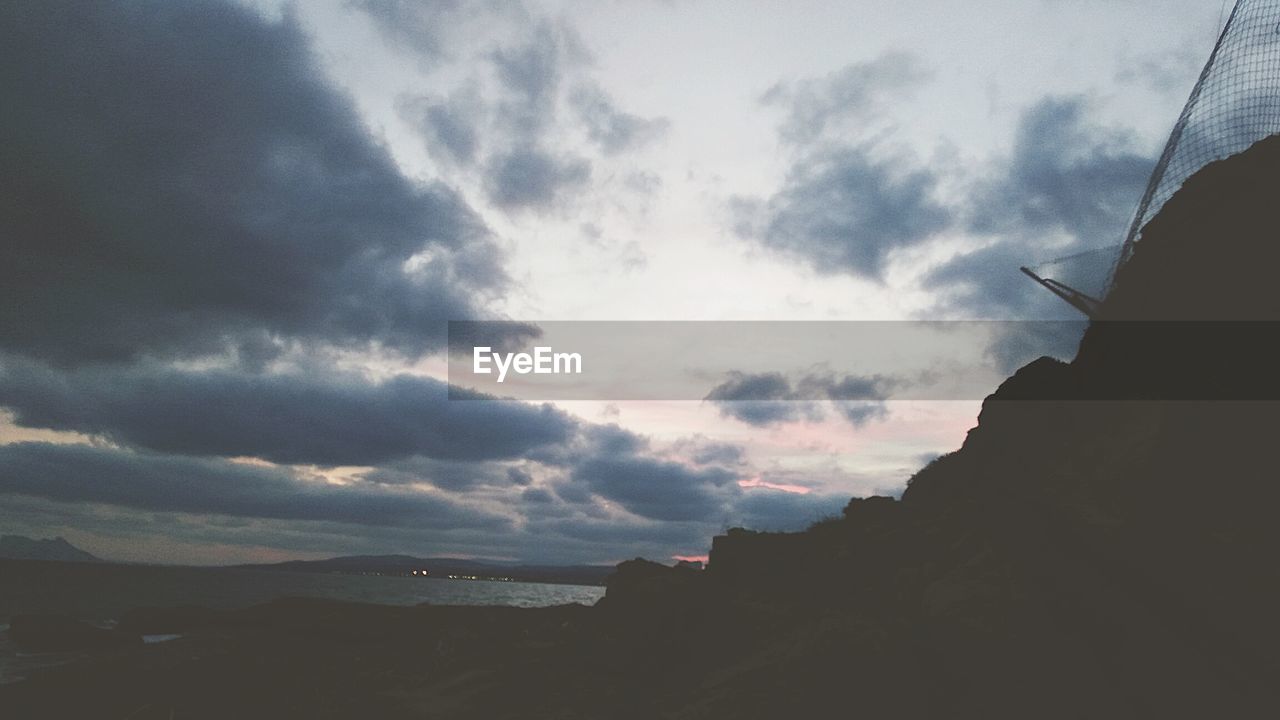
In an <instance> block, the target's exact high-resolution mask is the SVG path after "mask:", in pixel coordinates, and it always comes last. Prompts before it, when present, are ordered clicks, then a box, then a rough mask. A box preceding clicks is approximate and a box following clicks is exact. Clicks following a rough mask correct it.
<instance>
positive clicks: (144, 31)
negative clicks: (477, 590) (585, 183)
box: [0, 0, 505, 363]
mask: <svg viewBox="0 0 1280 720" xmlns="http://www.w3.org/2000/svg"><path fill="white" fill-rule="evenodd" d="M0 67H4V68H5V70H4V71H3V72H0V96H3V97H5V98H7V99H8V101H7V102H6V111H5V112H4V113H2V114H0V197H3V201H0V234H3V235H4V237H5V238H6V240H5V242H4V243H3V244H2V245H0V336H2V337H3V338H4V339H3V345H4V347H5V348H8V349H9V350H16V351H20V352H24V353H27V354H31V355H38V356H42V357H46V358H54V359H56V360H58V361H60V362H68V363H70V362H78V361H82V360H88V359H104V360H107V359H125V358H131V357H136V356H139V355H144V354H154V355H158V356H190V355H198V354H205V353H215V352H224V351H226V350H227V349H244V350H245V352H246V353H247V354H248V355H250V356H251V357H256V358H259V359H260V358H261V357H262V356H263V355H264V353H265V354H266V355H267V356H269V355H270V352H271V347H272V346H274V345H278V344H279V343H281V342H286V341H289V340H291V339H294V340H300V341H315V342H324V343H334V344H342V345H354V346H364V345H366V344H369V343H375V344H378V345H381V346H384V347H390V348H395V349H399V350H402V351H405V352H408V353H413V354H416V353H420V352H423V351H427V350H431V349H435V348H438V347H439V346H440V344H441V343H442V342H443V334H444V321H445V320H446V319H450V318H454V319H456V318H466V317H476V316H478V315H480V312H479V311H478V309H477V308H478V307H479V304H480V302H481V301H482V300H483V299H484V298H486V297H489V296H491V295H492V294H494V293H496V292H498V291H500V290H501V288H502V286H503V284H504V281H505V277H504V274H503V272H502V270H501V266H500V260H501V253H500V252H499V250H498V249H497V247H496V246H495V245H494V244H493V242H492V241H491V239H490V237H489V234H488V232H487V230H486V228H485V226H484V224H483V223H482V222H481V221H480V219H479V218H478V217H477V216H476V215H475V214H474V213H472V212H471V211H470V210H469V209H468V207H467V206H466V204H465V203H464V202H462V201H461V200H460V199H459V198H458V197H457V196H456V195H455V194H454V193H453V192H451V191H450V190H448V189H447V188H445V187H444V186H441V185H425V186H424V185H419V184H417V183H414V182H412V181H410V180H408V179H406V178H405V177H404V176H403V175H402V174H401V173H400V172H399V170H398V169H397V167H396V165H395V163H394V162H393V161H392V159H391V158H390V156H389V154H388V153H387V152H386V151H385V149H384V148H382V147H380V146H379V145H377V144H375V143H374V142H373V141H371V140H370V138H369V136H368V133H367V132H366V129H365V128H364V127H363V125H362V123H361V120H360V118H359V117H358V116H357V114H356V112H355V111H354V109H353V107H352V103H351V102H350V100H349V99H348V98H346V97H345V96H343V95H341V94H339V93H337V92H335V91H334V90H333V89H332V87H331V86H330V85H329V83H328V82H327V81H326V80H325V78H323V77H322V76H321V74H320V73H319V71H318V70H317V69H316V68H317V63H316V62H315V59H314V57H313V56H312V54H311V51H310V49H309V47H308V43H307V41H306V38H305V37H304V36H303V34H302V32H301V31H300V29H299V27H298V26H297V24H296V22H295V21H293V20H292V19H290V18H289V16H288V15H287V14H286V18H285V19H284V20H282V21H278V22H271V21H267V20H264V19H263V18H261V17H260V16H258V15H256V14H255V13H254V12H253V11H251V10H249V9H247V8H244V7H242V6H240V5H238V4H232V3H225V2H213V1H211V0H195V1H193V2H183V3H168V2H159V1H146V0H144V1H142V2H136V3H127V4H126V3H83V2H69V1H65V0H50V2H46V3H38V4H32V3H5V4H4V5H3V9H0ZM31 68H39V72H31V71H30V69H31ZM424 251H426V254H425V255H424V256H423V257H424V258H426V259H424V260H423V261H422V262H419V263H416V264H414V265H412V266H410V269H408V270H406V263H407V261H409V260H410V258H412V257H414V256H415V255H417V254H419V253H422V252H424Z"/></svg>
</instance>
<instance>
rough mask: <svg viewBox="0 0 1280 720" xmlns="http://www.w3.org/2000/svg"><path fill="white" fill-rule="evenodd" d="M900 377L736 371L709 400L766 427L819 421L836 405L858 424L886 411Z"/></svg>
mask: <svg viewBox="0 0 1280 720" xmlns="http://www.w3.org/2000/svg"><path fill="white" fill-rule="evenodd" d="M897 382H898V381H896V380H894V379H892V378H886V377H881V376H872V377H861V376H854V375H845V376H836V375H834V374H832V373H824V372H812V373H807V374H805V375H803V376H801V377H799V378H796V379H795V381H794V382H793V381H792V380H791V379H790V378H788V377H786V376H784V375H783V374H781V373H776V372H773V373H742V372H733V373H730V374H729V377H728V379H727V380H725V381H724V382H723V383H721V384H719V385H717V386H716V387H714V388H712V389H711V392H709V393H707V396H706V398H704V399H705V400H707V401H709V402H711V403H712V404H714V405H715V406H716V408H717V409H718V410H719V411H720V414H721V415H723V416H725V417H732V418H735V419H737V420H740V421H742V422H744V423H747V424H748V425H754V426H756V427H767V426H770V425H781V424H786V423H792V422H818V421H820V420H822V419H823V418H824V417H825V416H826V413H825V410H824V408H825V407H826V406H828V405H831V406H833V407H834V408H835V409H836V410H837V411H838V412H839V413H840V414H841V415H842V416H843V417H844V418H845V419H846V420H847V421H848V422H849V423H850V424H852V425H853V426H854V427H861V426H863V425H865V424H867V423H869V422H871V421H873V420H880V419H883V418H885V417H886V416H887V415H888V410H887V409H886V407H885V404H884V400H885V398H887V397H888V390H889V388H891V387H892V386H893V385H895V384H897Z"/></svg>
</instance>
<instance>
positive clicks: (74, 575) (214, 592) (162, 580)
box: [0, 561, 604, 683]
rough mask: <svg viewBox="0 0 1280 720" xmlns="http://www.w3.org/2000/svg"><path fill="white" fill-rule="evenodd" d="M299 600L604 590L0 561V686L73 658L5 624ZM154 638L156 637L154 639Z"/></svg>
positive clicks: (582, 594) (539, 598)
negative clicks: (21, 638) (28, 646)
mask: <svg viewBox="0 0 1280 720" xmlns="http://www.w3.org/2000/svg"><path fill="white" fill-rule="evenodd" d="M292 596H306V597H317V598H329V599H333V600H349V601H355V602H370V603H382V604H386V605H417V604H419V603H431V604H432V605H514V606H517V607H542V606H547V605H563V604H566V603H582V604H583V605H591V604H593V603H595V602H596V601H597V600H599V599H600V598H601V597H604V588H602V587H590V586H582V585H543V584H538V583H520V582H487V581H483V580H447V579H443V578H415V577H378V576H369V575H323V574H313V573H292V572H270V571H262V570H231V569H225V568H170V567H145V566H129V565H108V564H102V565H98V564H81V563H52V562H16V561H0V683H4V682H12V681H14V680H17V679H20V678H21V676H22V674H23V672H24V671H26V670H29V669H31V668H33V667H39V666H44V665H50V664H59V663H62V662H66V661H68V660H71V659H74V657H75V656H74V655H45V656H22V655H20V654H18V653H17V650H16V648H14V647H13V646H12V644H10V643H9V642H8V638H7V635H8V633H7V632H6V631H7V630H8V626H7V623H8V619H9V618H10V617H11V616H13V615H17V614H21V613H29V612H45V613H60V614H65V615H70V616H72V617H76V618H79V619H81V620H85V621H88V622H92V623H95V624H99V625H103V626H109V625H111V624H112V623H114V622H115V621H116V619H118V618H119V617H120V616H121V614H123V613H124V612H125V611H126V610H129V609H131V608H136V607H144V606H161V607H164V606H173V605H201V606H204V607H210V608H218V609H234V608H242V607H248V606H250V605H257V604H260V603H264V602H269V601H271V600H274V599H276V598H280V597H292ZM156 639H159V638H156Z"/></svg>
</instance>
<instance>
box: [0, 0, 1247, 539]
mask: <svg viewBox="0 0 1280 720" xmlns="http://www.w3.org/2000/svg"><path fill="white" fill-rule="evenodd" d="M1222 12H1223V7H1222V4H1220V3H1218V2H1211V1H1206V0H1199V1H1192V0H1160V1H1159V2H1155V1H1154V0H1124V1H1121V0H1096V1H1094V0H1073V1H1071V2H1064V1H1062V0H1040V1H1038V2H1037V1H1028V0H999V1H997V0H972V1H971V2H966V3H953V2H942V1H941V0H928V1H925V0H893V1H889V0H885V1H879V0H851V1H848V2H826V3H821V2H788V3H782V2H772V3H766V2H727V1H725V2H713V1H711V0H670V1H668V2H657V1H642V0H635V1H634V2H623V1H621V0H619V1H617V2H588V1H587V0H581V1H571V0H564V1H562V2H546V3H533V2H528V3H516V2H484V1H481V0H476V1H474V2H463V1H458V2H450V1H448V0H441V1H438V2H410V1H409V0H385V1H383V0H307V1H306V2H289V3H280V2H273V1H267V0H264V1H261V2H237V1H236V0H191V1H189V2H176V3H175V2H161V1H160V0H153V1H147V0H143V1H138V2H123V1H117V2H88V1H85V2H71V1H67V0H39V1H37V0H29V1H19V2H9V3H4V4H3V9H0V108H3V109H0V243H2V244H0V530H2V531H4V532H14V533H20V534H26V535H32V536H52V535H64V536H66V537H67V538H69V539H70V540H71V541H72V542H74V543H76V544H79V545H81V546H82V547H85V548H86V549H89V550H91V551H93V552H95V553H98V554H100V555H102V556H104V557H109V558H113V559H120V560H136V561H151V562H183V563H220V562H243V561H264V560H274V559H285V558H315V557H324V556H330V555H335V554H352V553H389V552H405V553H412V554H418V555H454V556H469V557H486V558H503V559H524V560H537V561H564V562H614V561H618V560H621V559H625V558H629V557H634V556H637V555H644V556H648V557H652V558H655V559H668V558H671V557H675V556H700V555H704V554H705V553H706V550H707V548H708V546H709V542H710V537H711V536H712V535H713V534H715V533H717V532H720V531H722V530H723V529H724V528H726V527H730V526H733V525H747V526H751V527H756V528H761V529H799V528H802V527H804V526H806V525H807V524H809V523H811V522H813V521H814V520H817V519H820V518H822V517H824V516H828V515H832V514H836V513H838V512H839V510H840V508H841V507H842V506H843V505H844V504H845V503H846V502H847V500H848V498H849V497H851V496H855V495H868V494H875V493H881V494H894V493H898V492H900V491H901V489H902V488H903V486H904V484H905V482H906V481H907V479H908V478H909V477H910V475H911V473H912V472H913V471H914V470H916V469H918V468H919V467H920V466H921V465H922V464H923V463H925V462H927V461H928V459H929V458H931V457H934V456H936V455H937V454H939V453H942V452H946V451H949V450H951V449H954V448H955V447H957V446H958V445H959V444H960V442H961V441H962V440H963V438H964V433H965V431H966V430H967V429H968V428H969V427H970V426H971V425H972V424H973V421H974V418H975V417H976V414H977V410H978V403H977V402H975V401H967V402H960V401H955V402H889V403H885V404H879V405H873V406H870V407H868V406H865V405H864V406H859V407H852V406H848V405H845V406H841V405H838V404H831V403H826V402H818V403H813V402H804V403H790V404H782V405H760V404H754V403H748V404H734V403H728V402H721V400H725V399H732V398H763V399H769V398H775V399H776V398H790V397H792V395H791V393H792V392H793V391H792V389H791V388H790V387H789V386H788V385H787V383H788V381H787V380H786V379H785V378H779V377H777V376H770V375H768V374H763V375H757V376H750V377H747V376H737V377H735V378H732V383H730V384H727V385H724V386H721V387H720V388H719V389H718V391H719V394H718V395H713V396H711V397H710V398H709V399H708V400H707V401H705V402H605V401H600V402H587V401H582V402H573V403H557V404H537V403H516V402H459V401H450V400H449V399H448V398H447V391H448V386H447V383H446V375H445V359H444V353H443V346H444V341H445V328H446V325H445V323H446V322H447V321H448V320H467V319H516V320H527V321H539V320H544V321H545V320H640V319H644V320H870V319H874V320H886V319H895V320H912V319H957V318H964V319H967V318H987V319H1042V318H1061V317H1070V313H1069V309H1067V308H1065V306H1062V305H1061V303H1057V302H1056V301H1054V300H1053V299H1052V298H1051V297H1049V296H1047V294H1045V293H1043V291H1039V290H1037V289H1036V288H1035V287H1034V286H1033V285H1032V284H1031V283H1029V282H1028V281H1027V280H1026V279H1025V278H1023V277H1022V276H1021V275H1019V274H1018V272H1017V267H1018V266H1019V265H1022V264H1035V263H1037V262H1040V261H1044V260H1048V259H1051V258H1055V257H1060V256H1063V255H1068V254H1071V253H1073V252H1078V251H1081V250H1086V249H1091V248H1096V247H1102V246H1109V245H1115V244H1116V243H1118V242H1119V240H1120V239H1121V236H1122V233H1123V230H1124V229H1125V226H1126V224H1127V221H1128V219H1129V215H1130V214H1131V213H1132V210H1133V207H1134V205H1135V204H1136V202H1137V199H1138V196H1139V195H1140V194H1141V190H1142V187H1143V185H1144V183H1145V181H1146V177H1147V175H1148V173H1149V172H1150V168H1151V166H1152V164H1153V161H1154V158H1155V156H1156V155H1157V154H1158V152H1159V149H1160V147H1161V145H1162V143H1163V140H1164V136H1165V135H1166V134H1167V132H1168V130H1169V128H1170V126H1171V125H1172V123H1173V120H1174V119H1175V117H1176V115H1177V112H1178V110H1179V108H1180V107H1181V104H1182V102H1183V100H1184V99H1185V97H1186V94H1187V92H1188V91H1189V89H1190V87H1191V84H1192V83H1193V82H1194V79H1195V76H1196V74H1197V72H1198V70H1199V66H1200V64H1201V63H1202V62H1203V59H1204V58H1205V57H1206V56H1207V53H1208V51H1209V49H1210V48H1211V47H1212V44H1213V40H1214V38H1215V35H1216V32H1217V29H1218V27H1219V26H1220V23H1221V21H1222V19H1223V18H1222ZM1050 350H1051V349H1050V348H1046V349H1045V350H1044V351H1045V352H1049V351H1050ZM832 396H833V397H834V395H832Z"/></svg>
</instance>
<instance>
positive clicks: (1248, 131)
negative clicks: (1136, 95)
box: [1107, 0, 1280, 288]
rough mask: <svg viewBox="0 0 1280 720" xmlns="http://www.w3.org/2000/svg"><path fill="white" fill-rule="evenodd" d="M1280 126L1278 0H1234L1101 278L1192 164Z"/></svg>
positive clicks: (1125, 255)
mask: <svg viewBox="0 0 1280 720" xmlns="http://www.w3.org/2000/svg"><path fill="white" fill-rule="evenodd" d="M1277 133H1280V0H1238V2H1236V4H1235V6H1234V7H1233V8H1232V10H1231V14H1230V15H1229V16H1228V18H1227V21H1226V24H1225V25H1224V26H1223V28H1222V32H1221V34H1220V35H1219V36H1218V41H1217V43H1216V44H1215V45H1214V48H1213V52H1212V53H1211V54H1210V55H1209V60H1208V62H1206V63H1205V66H1204V69H1203V70H1202V71H1201V73H1200V77H1199V79H1198V80H1197V81H1196V84H1195V87H1194V88H1193V89H1192V91H1191V96H1190V97H1189V98H1188V99H1187V103H1186V105H1185V106H1184V107H1183V109H1182V114H1181V115H1180V116H1179V117H1178V121H1177V123H1176V124H1175V125H1174V127H1173V132H1171V133H1170V134H1169V140H1168V142H1167V143H1166V144H1165V148H1164V152H1162V153H1161V155H1160V160H1159V161H1158V162H1157V163H1156V167H1155V170H1154V171H1153V172H1152V174H1151V179H1150V181H1149V182H1148V183H1147V189H1146V191H1145V192H1144V193H1143V196H1142V200H1141V201H1140V202H1139V204H1138V208H1137V211H1136V212H1135V213H1134V217H1133V221H1132V223H1131V224H1130V226H1129V232H1128V234H1127V235H1126V236H1125V240H1124V244H1123V245H1122V247H1121V249H1120V252H1119V256H1118V258H1117V259H1116V261H1115V263H1114V264H1113V266H1112V268H1111V272H1110V274H1109V277H1108V278H1107V287H1108V288H1109V287H1110V284H1111V281H1112V280H1113V279H1114V276H1115V272H1116V270H1118V269H1119V268H1120V266H1121V265H1123V264H1124V263H1125V261H1127V260H1128V259H1129V258H1130V257H1131V256H1132V254H1133V250H1134V245H1135V244H1136V243H1137V242H1138V241H1139V240H1140V239H1141V234H1142V229H1143V227H1145V226H1146V224H1147V223H1148V222H1150V221H1151V219H1152V218H1154V217H1155V216H1156V215H1157V214H1158V213H1159V212H1160V209H1161V208H1162V207H1164V204H1165V203H1166V202H1168V200H1169V198H1171V197H1173V194H1174V193H1175V192H1177V191H1178V189H1179V188H1180V187H1182V184H1183V183H1184V182H1186V181H1187V179H1188V178H1190V177H1191V176H1192V175H1194V174H1195V173H1196V172H1197V171H1198V170H1200V169H1201V168H1203V167H1204V166H1205V165H1208V164H1209V163H1211V162H1214V161H1216V160H1224V159H1226V158H1228V157H1230V156H1232V155H1235V154H1237V153H1240V152H1243V151H1244V150H1247V149H1248V148H1249V146H1251V145H1253V144H1254V143H1256V142H1258V141H1259V140H1263V139H1265V138H1267V137H1269V136H1271V135H1274V134H1277Z"/></svg>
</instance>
